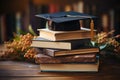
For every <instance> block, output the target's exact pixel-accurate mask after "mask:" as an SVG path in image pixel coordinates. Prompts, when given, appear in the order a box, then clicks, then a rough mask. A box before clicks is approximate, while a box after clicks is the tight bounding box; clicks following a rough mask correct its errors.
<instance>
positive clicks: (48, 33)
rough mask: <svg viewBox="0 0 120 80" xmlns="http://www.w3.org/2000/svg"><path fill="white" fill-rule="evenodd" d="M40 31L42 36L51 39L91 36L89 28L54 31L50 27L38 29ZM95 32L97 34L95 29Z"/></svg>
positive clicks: (72, 38)
mask: <svg viewBox="0 0 120 80" xmlns="http://www.w3.org/2000/svg"><path fill="white" fill-rule="evenodd" d="M38 31H39V36H40V37H41V38H45V39H48V40H51V41H62V40H75V39H86V38H91V34H90V33H91V30H90V29H87V28H81V30H75V31H52V30H49V29H38ZM94 34H96V31H95V30H94Z"/></svg>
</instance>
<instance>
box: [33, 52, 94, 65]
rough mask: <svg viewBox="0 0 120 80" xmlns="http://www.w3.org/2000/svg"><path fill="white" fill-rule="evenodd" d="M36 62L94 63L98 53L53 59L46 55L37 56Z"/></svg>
mask: <svg viewBox="0 0 120 80" xmlns="http://www.w3.org/2000/svg"><path fill="white" fill-rule="evenodd" d="M35 62H36V63H38V64H46V63H49V64H51V63H54V64H56V63H94V62H96V53H90V54H83V55H69V56H60V57H51V56H48V55H46V54H38V55H36V56H35Z"/></svg>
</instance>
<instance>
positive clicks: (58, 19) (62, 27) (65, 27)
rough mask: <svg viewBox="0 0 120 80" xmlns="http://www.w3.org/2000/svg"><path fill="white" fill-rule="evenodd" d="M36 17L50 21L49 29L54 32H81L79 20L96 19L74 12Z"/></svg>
mask: <svg viewBox="0 0 120 80" xmlns="http://www.w3.org/2000/svg"><path fill="white" fill-rule="evenodd" d="M36 16H37V17H40V18H43V19H46V20H47V21H48V29H50V30H54V31H73V30H80V22H79V20H85V19H93V18H96V17H95V16H91V15H88V14H83V13H79V12H74V11H68V12H58V13H51V14H38V15H36Z"/></svg>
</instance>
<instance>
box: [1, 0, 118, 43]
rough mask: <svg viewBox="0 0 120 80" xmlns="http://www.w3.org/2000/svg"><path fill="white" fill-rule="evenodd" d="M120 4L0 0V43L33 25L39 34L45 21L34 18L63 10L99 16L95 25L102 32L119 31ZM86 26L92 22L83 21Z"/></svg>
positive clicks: (91, 0) (87, 0)
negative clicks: (37, 15) (19, 30)
mask: <svg viewBox="0 0 120 80" xmlns="http://www.w3.org/2000/svg"><path fill="white" fill-rule="evenodd" d="M119 5H120V3H119V1H118V0H99V1H98V0H97V1H96V0H64V1H63V0H0V43H2V42H3V41H8V40H10V39H11V38H12V37H13V32H15V33H17V32H18V29H22V30H23V31H25V32H27V31H28V26H29V25H31V26H32V28H33V29H34V31H35V32H36V33H37V34H38V32H37V29H38V28H44V27H45V23H46V20H43V19H40V18H37V17H35V15H36V14H41V13H54V12H61V11H77V12H81V13H87V14H91V15H94V16H97V17H98V18H97V20H95V21H96V23H95V28H96V29H97V30H98V32H100V31H106V32H108V31H110V30H112V29H115V30H116V31H115V35H117V34H120V32H119V31H120V18H119V17H120V6H119ZM81 22H82V26H83V27H89V25H87V24H89V21H86V22H85V21H81Z"/></svg>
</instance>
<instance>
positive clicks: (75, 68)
mask: <svg viewBox="0 0 120 80" xmlns="http://www.w3.org/2000/svg"><path fill="white" fill-rule="evenodd" d="M40 70H41V72H98V70H99V59H98V60H97V61H96V63H68V64H65V63H62V64H40Z"/></svg>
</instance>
